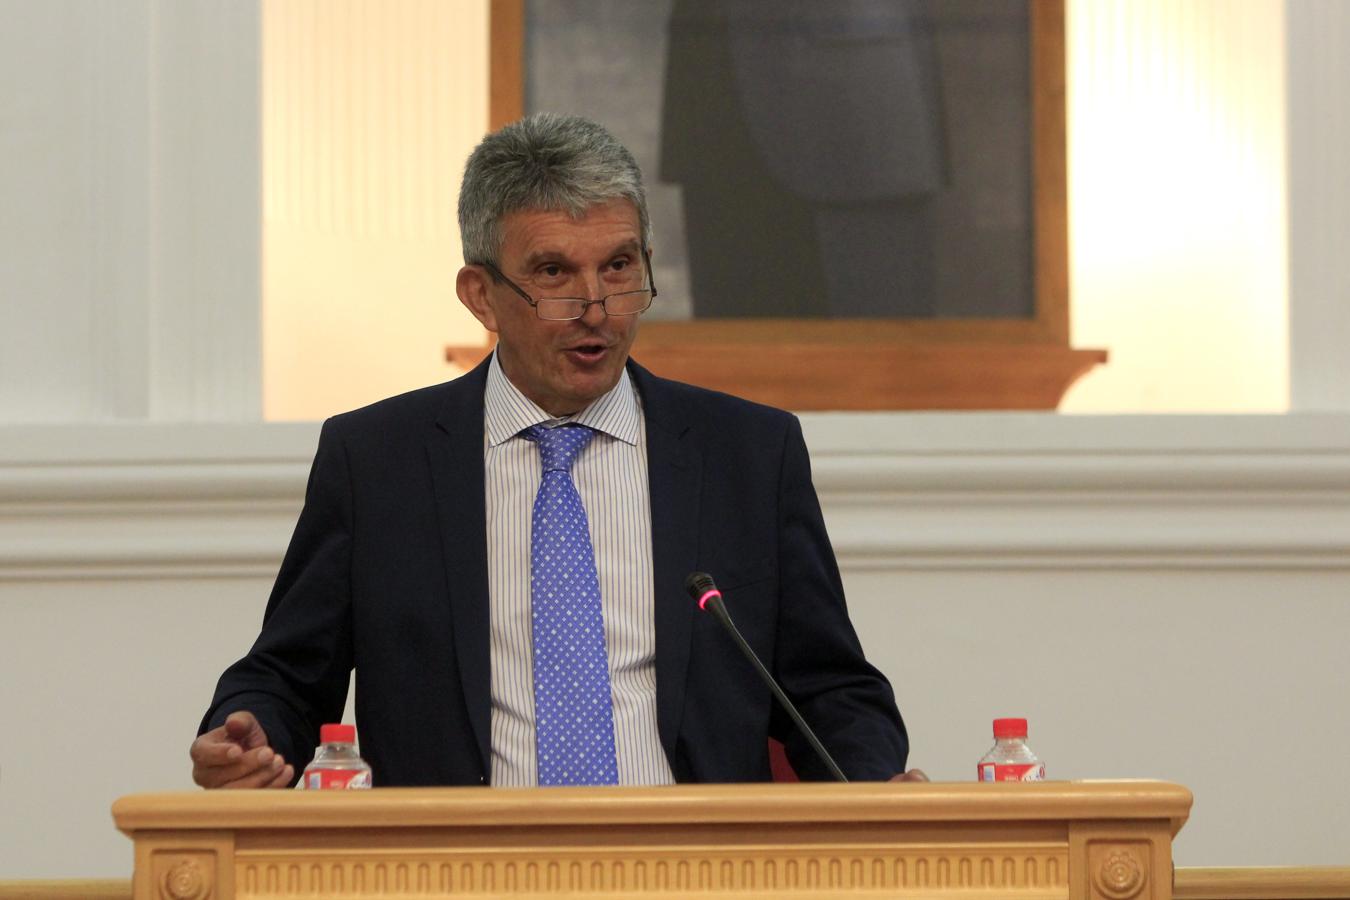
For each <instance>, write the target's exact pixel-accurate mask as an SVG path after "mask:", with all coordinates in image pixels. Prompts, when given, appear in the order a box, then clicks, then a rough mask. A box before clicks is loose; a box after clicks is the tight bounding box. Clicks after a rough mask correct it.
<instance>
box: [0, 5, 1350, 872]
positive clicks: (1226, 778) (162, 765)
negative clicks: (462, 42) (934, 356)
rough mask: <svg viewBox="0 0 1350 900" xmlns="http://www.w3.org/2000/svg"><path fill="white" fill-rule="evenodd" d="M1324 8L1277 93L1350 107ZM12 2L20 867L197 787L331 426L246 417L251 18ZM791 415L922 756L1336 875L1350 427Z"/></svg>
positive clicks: (2, 73)
mask: <svg viewBox="0 0 1350 900" xmlns="http://www.w3.org/2000/svg"><path fill="white" fill-rule="evenodd" d="M465 2H468V0H465ZM474 3H475V4H476V6H475V8H478V7H480V6H481V4H479V3H478V0H474ZM1338 10H1342V11H1343V6H1342V5H1340V4H1337V3H1334V2H1333V3H1330V4H1328V3H1325V2H1321V0H1301V2H1300V3H1298V4H1286V18H1287V19H1288V24H1289V35H1290V36H1289V38H1288V41H1289V42H1290V44H1289V46H1290V47H1294V46H1295V42H1299V43H1297V50H1298V52H1297V53H1294V52H1291V53H1289V54H1288V55H1287V56H1288V66H1289V76H1288V77H1289V84H1290V85H1291V86H1295V87H1292V88H1291V89H1295V90H1300V91H1302V90H1304V89H1305V88H1306V89H1308V90H1313V91H1325V92H1331V91H1338V92H1339V93H1340V94H1345V93H1348V92H1350V88H1345V89H1342V86H1344V84H1345V69H1344V65H1343V63H1342V64H1341V67H1340V68H1337V67H1336V65H1335V62H1336V60H1344V58H1345V54H1344V53H1339V54H1338V53H1337V52H1328V51H1326V50H1325V47H1326V46H1327V45H1331V44H1334V45H1336V46H1338V47H1344V46H1345V45H1346V44H1347V43H1350V34H1347V30H1350V29H1348V27H1347V24H1348V23H1346V21H1345V17H1344V15H1343V12H1342V13H1338ZM0 21H3V22H4V23H5V27H4V28H3V29H0V121H3V122H4V123H5V127H4V129H3V131H0V159H3V162H4V165H3V166H0V211H2V212H3V215H0V878H14V877H57V876H68V877H69V876H81V875H89V876H98V875H120V874H126V873H127V872H128V871H129V869H130V852H129V850H130V848H129V844H128V843H127V842H126V841H125V840H124V839H123V838H122V837H121V836H120V835H118V834H117V833H116V832H115V831H114V830H113V828H112V824H111V820H110V817H109V815H108V808H109V805H110V803H111V801H112V799H113V798H114V797H116V796H118V795H119V794H122V793H126V792H131V791H141V790H154V789H171V788H181V787H186V786H187V785H188V784H189V779H188V764H187V759H186V752H185V751H186V746H187V742H188V740H190V738H191V735H192V733H193V731H194V728H195V725H196V722H197V718H198V716H199V715H200V713H201V711H202V707H203V706H204V704H205V703H206V701H207V699H208V698H209V695H210V691H211V687H212V685H213V683H214V680H215V678H216V676H217V675H218V673H219V671H220V669H221V668H222V667H223V666H224V664H225V663H226V662H227V661H228V660H230V659H232V658H234V657H235V656H236V655H237V654H238V653H240V652H242V651H243V650H244V649H245V648H246V647H247V645H248V643H249V641H250V640H251V637H252V635H253V634H254V633H255V630H256V627H257V624H258V621H259V619H260V617H261V612H262V606H263V602H264V599H265V595H266V591H267V588H268V586H269V584H270V582H271V578H272V576H273V574H274V572H275V569H276V566H277V562H278V560H279V555H280V553H281V550H282V548H283V547H284V544H285V540H286V537H287V535H288V534H289V531H290V528H291V526H292V524H293V521H294V517H295V513H296V510H297V508H298V503H299V499H300V496H301V491H302V489H303V484H304V477H305V472H306V471H307V467H308V463H309V457H310V454H311V453H312V450H313V444H314V440H315V435H316V427H315V426H313V425H280V424H272V425H261V424H258V423H257V422H258V419H259V416H260V399H259V398H260V394H261V388H260V385H261V379H262V373H261V371H260V370H261V366H260V363H259V360H260V355H261V352H260V349H259V347H260V338H259V335H258V328H259V325H258V322H259V319H258V315H259V313H258V299H259V292H260V284H261V280H260V279H261V276H260V271H261V269H260V262H259V256H258V247H259V246H260V233H259V227H260V226H259V223H260V210H259V194H260V190H259V184H260V174H259V165H260V163H259V157H258V153H259V146H260V141H259V134H258V130H257V129H258V122H259V100H258V83H257V79H258V69H259V58H260V51H259V46H258V40H259V35H258V28H259V21H260V8H259V4H258V3H257V2H256V0H236V2H231V3H206V2H177V0H124V2H119V3H90V2H75V0H68V2H52V3H47V2H36V0H0ZM1314 38H1315V39H1316V40H1314ZM1314 46H1315V47H1316V48H1321V49H1318V50H1317V53H1318V54H1323V55H1313V56H1305V55H1304V54H1305V52H1310V51H1309V48H1310V47H1314ZM1299 85H1303V86H1304V87H1302V88H1301V87H1297V86H1299ZM1309 85H1311V86H1310V87H1309ZM466 90H467V89H466ZM203 98H205V101H203ZM1319 102H1320V101H1319ZM1328 102H1331V103H1332V106H1331V107H1330V109H1331V110H1332V111H1335V110H1343V109H1344V104H1343V103H1342V104H1340V105H1336V104H1335V103H1334V102H1333V101H1328ZM1319 110H1320V108H1319V107H1317V106H1316V105H1315V104H1314V105H1312V106H1308V105H1301V104H1299V103H1293V104H1291V106H1290V116H1291V124H1290V142H1291V143H1290V150H1289V159H1290V166H1291V167H1293V168H1295V169H1296V170H1297V171H1296V172H1295V173H1294V174H1293V175H1292V176H1291V177H1292V178H1293V180H1292V181H1291V195H1290V202H1291V206H1290V209H1289V213H1290V215H1291V217H1292V218H1293V221H1291V223H1290V229H1291V233H1292V234H1293V236H1294V239H1295V241H1296V246H1295V247H1294V249H1293V252H1292V253H1291V258H1290V269H1291V272H1290V278H1291V290H1290V302H1291V306H1292V310H1291V312H1292V315H1293V338H1292V345H1291V346H1292V349H1291V354H1292V358H1291V361H1290V366H1291V373H1292V378H1293V383H1294V399H1295V407H1296V408H1310V409H1312V408H1320V409H1341V410H1344V409H1345V408H1346V404H1345V398H1346V397H1347V396H1350V387H1347V386H1348V385H1350V371H1347V365H1346V359H1347V356H1346V354H1344V353H1338V352H1337V350H1336V348H1337V347H1338V346H1339V344H1338V343H1337V340H1338V339H1339V340H1341V341H1342V342H1343V334H1344V330H1345V329H1344V328H1343V327H1342V326H1343V325H1344V322H1345V318H1344V317H1345V310H1346V308H1347V307H1346V304H1345V303H1344V299H1345V290H1344V273H1345V265H1346V254H1344V253H1341V254H1340V255H1339V257H1338V256H1337V255H1336V253H1337V248H1338V247H1339V246H1340V245H1338V244H1336V243H1335V240H1336V237H1337V235H1338V232H1336V231H1335V229H1336V228H1337V227H1339V225H1338V224H1337V223H1342V224H1343V223H1344V221H1345V215H1346V202H1343V192H1341V193H1336V192H1335V191H1333V190H1323V188H1324V187H1325V184H1326V183H1327V182H1325V181H1324V179H1327V178H1334V177H1335V176H1334V173H1335V172H1340V171H1343V166H1344V162H1343V160H1344V158H1346V156H1347V155H1346V154H1341V155H1340V156H1334V155H1333V156H1330V157H1326V158H1323V157H1320V156H1316V154H1315V153H1314V151H1315V149H1316V148H1318V147H1329V146H1341V145H1342V144H1343V143H1344V134H1345V132H1344V130H1343V126H1341V125H1339V124H1338V123H1340V122H1341V121H1342V120H1340V119H1338V118H1336V117H1335V116H1328V115H1323V112H1325V111H1319ZM1319 122H1321V123H1322V124H1319ZM1333 127H1335V128H1342V130H1341V131H1335V132H1334V133H1332V137H1331V139H1330V142H1328V141H1327V140H1324V138H1325V135H1323V134H1322V133H1321V132H1320V131H1319V129H1332V128H1333ZM1336 135H1340V136H1339V137H1337V136H1336ZM1337 141H1339V142H1340V143H1336V142H1337ZM1305 164H1306V165H1307V166H1308V167H1309V168H1306V169H1305V168H1304V165H1305ZM1337 165H1340V166H1341V167H1342V168H1337ZM1304 172H1307V173H1319V174H1317V175H1316V177H1313V178H1312V179H1311V180H1310V181H1304V180H1301V179H1302V175H1300V174H1299V173H1304ZM1328 172H1330V173H1333V174H1331V175H1328V174H1325V173H1328ZM1320 179H1322V180H1320ZM1338 183H1339V182H1337V184H1338ZM1333 186H1335V185H1334V184H1333ZM1337 198H1342V200H1338V199H1337ZM1328 229H1330V230H1328ZM1327 242H1330V243H1327ZM1342 243H1343V242H1342ZM1305 247H1306V248H1307V254H1306V255H1305V254H1302V253H1301V252H1300V251H1301V250H1302V249H1303V248H1305ZM1088 342H1090V341H1088ZM1300 386H1302V387H1300ZM1300 398H1302V400H1303V401H1304V402H1301V401H1300ZM108 420H127V422H126V423H124V424H111V423H107V422H108ZM193 420H205V421H207V422H214V423H216V424H188V423H189V422H191V421H193ZM231 421H234V422H238V423H240V424H236V425H227V424H219V423H223V422H231ZM96 422H105V424H101V425H100V424H90V423H96ZM15 423H20V424H15ZM24 423H26V424H24ZM53 423H69V424H64V425H62V424H53ZM807 427H808V438H809V439H810V441H811V443H812V446H813V450H814V457H815V461H816V466H817V473H818V483H819V486H820V488H821V490H822V495H823V500H824V503H825V506H826V511H827V516H828V518H829V521H830V525H831V528H832V530H833V533H834V537H835V540H836V544H837V546H838V549H839V551H840V555H841V560H842V564H843V568H844V572H845V579H846V582H847V584H848V587H849V589H850V592H851V598H852V607H853V610H854V615H855V618H856V619H857V621H858V623H859V625H860V626H861V631H862V633H863V637H864V641H865V643H866V645H867V647H868V649H869V651H870V652H871V653H872V654H873V655H874V656H875V658H876V659H877V660H878V662H879V663H880V664H881V665H882V667H883V668H884V669H886V670H887V671H888V672H889V673H890V674H891V675H892V677H893V679H894V680H895V682H896V685H897V688H898V691H899V694H900V698H901V702H902V706H903V709H904V711H905V713H906V716H907V718H908V721H909V724H910V727H911V730H912V733H913V740H914V747H915V763H916V764H918V765H922V766H924V767H926V768H927V769H928V770H929V771H930V772H931V773H932V774H933V775H934V776H935V777H938V778H959V779H965V778H968V777H970V774H971V772H972V771H973V770H972V768H971V767H972V766H973V763H974V760H975V759H976V758H977V757H978V756H979V755H980V754H981V753H983V751H984V749H985V748H986V745H987V744H988V743H989V737H988V734H987V730H988V720H989V719H990V718H992V717H993V716H994V715H998V714H1004V713H1018V712H1025V713H1026V714H1027V715H1029V716H1030V717H1031V718H1032V727H1033V733H1032V743H1033V746H1034V747H1036V748H1037V749H1038V750H1039V751H1040V752H1041V753H1042V754H1043V755H1044V756H1045V757H1046V758H1047V760H1048V762H1049V765H1050V768H1051V772H1052V775H1054V776H1056V777H1086V776H1089V775H1092V776H1103V777H1117V776H1124V775H1150V776H1158V777H1166V778H1171V779H1174V780H1177V781H1180V782H1181V783H1183V784H1187V785H1189V786H1190V787H1192V788H1193V789H1194V790H1195V791H1196V794H1197V806H1196V810H1195V814H1194V818H1193V820H1192V822H1191V824H1190V825H1189V826H1188V827H1187V829H1186V830H1184V831H1183V832H1182V835H1181V839H1180V841H1179V843H1178V849H1177V858H1178V860H1179V862H1181V863H1182V864H1184V865H1207V864H1254V863H1341V864H1344V863H1346V862H1350V858H1347V852H1346V849H1345V848H1346V847H1347V846H1350V823H1347V819H1346V815H1347V814H1346V810H1347V809H1350V802H1347V801H1350V794H1348V793H1347V787H1346V786H1345V782H1344V779H1339V778H1338V777H1337V774H1336V773H1337V768H1336V767H1337V766H1338V765H1339V755H1340V754H1341V753H1342V752H1343V751H1342V748H1344V747H1346V746H1350V723H1348V722H1347V715H1348V713H1347V709H1350V704H1347V703H1346V702H1345V698H1346V697H1347V695H1350V690H1348V689H1350V683H1347V679H1348V675H1347V671H1348V670H1350V665H1348V664H1347V663H1346V661H1345V659H1346V656H1347V654H1346V653H1345V652H1344V650H1343V649H1342V648H1341V647H1340V646H1339V642H1340V641H1339V639H1340V638H1342V637H1343V635H1345V634H1346V633H1347V627H1346V626H1347V625H1350V622H1347V605H1348V602H1347V599H1346V598H1347V597H1350V584H1348V583H1347V581H1348V578H1347V570H1348V569H1350V522H1347V516H1350V472H1348V470H1350V423H1348V422H1347V419H1346V417H1345V415H1344V414H1342V415H1326V416H1312V415H1294V416H1287V417H1279V416H1276V417H1265V416H1257V417H1252V418H1223V417H1174V418H1165V417H1164V418H1120V419H1117V418H1081V419H1080V418H1056V417H1054V416H994V415H979V416H962V415H950V416H946V415H929V416H910V415H895V416H847V415H837V416H831V415H817V416H812V417H809V418H808V420H807ZM1014 654H1016V657H1015V658H1014ZM1125 673H1130V674H1129V675H1126V674H1125ZM1258 842H1260V843H1258ZM71 847H76V848H79V852H75V853H72V852H71V850H70V849H69V848H71Z"/></svg>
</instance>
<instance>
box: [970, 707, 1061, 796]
mask: <svg viewBox="0 0 1350 900" xmlns="http://www.w3.org/2000/svg"><path fill="white" fill-rule="evenodd" d="M978 772H979V779H980V781H1044V780H1045V763H1043V762H1041V761H1040V759H1039V758H1037V756H1036V754H1035V753H1032V752H1031V748H1030V747H1028V746H1027V720H1026V719H995V720H994V747H993V749H992V750H990V751H989V752H988V753H986V754H985V755H984V759H982V760H980V763H979V767H978Z"/></svg>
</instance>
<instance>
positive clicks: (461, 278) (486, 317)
mask: <svg viewBox="0 0 1350 900" xmlns="http://www.w3.org/2000/svg"><path fill="white" fill-rule="evenodd" d="M490 278H491V276H489V275H488V273H487V271H486V270H485V269H483V268H482V267H480V266H465V267H464V268H462V269H460V270H459V275H457V276H456V277H455V293H456V294H458V295H459V302H460V303H463V304H464V308H465V309H467V310H468V311H469V312H471V313H473V317H474V318H475V319H477V320H478V321H479V322H481V323H482V325H483V327H484V328H486V329H487V330H488V331H491V332H496V331H497V313H496V311H494V310H493V308H492V301H491V300H490V299H489V298H488V285H489V284H490Z"/></svg>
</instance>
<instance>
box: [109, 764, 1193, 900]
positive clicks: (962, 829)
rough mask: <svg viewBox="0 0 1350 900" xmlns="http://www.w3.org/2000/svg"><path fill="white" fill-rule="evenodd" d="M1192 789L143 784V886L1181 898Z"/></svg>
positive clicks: (169, 891) (482, 893)
mask: <svg viewBox="0 0 1350 900" xmlns="http://www.w3.org/2000/svg"><path fill="white" fill-rule="evenodd" d="M1190 807H1191V794H1190V792H1189V791H1187V790H1186V789H1185V788H1183V787H1180V786H1178V785H1173V784H1166V783H1163V782H1149V781H1137V782H1130V781H1122V782H1044V783H1039V784H977V783H970V784H765V785H701V786H700V785H680V786H675V787H664V788H545V789H509V788H497V789H493V788H426V789H384V790H380V789H377V790H373V791H351V792H345V791H332V792H319V791H314V792H305V791H238V792H235V791H213V792H197V793H175V794H142V795H136V796H130V797H123V798H122V799H120V800H118V801H117V802H116V803H115V804H114V805H113V817H114V819H115V820H116V822H117V827H118V828H120V829H121V830H122V831H124V832H126V834H127V835H129V836H130V837H131V838H132V839H133V840H134V841H135V844H136V847H135V853H136V866H135V876H134V879H133V884H134V896H135V898H136V900H151V898H154V900H243V898H249V900H255V898H258V900H261V898H267V900H280V898H292V897H309V898H318V897H322V898H334V900H346V898H352V900H356V898H402V897H419V898H433V897H461V896H464V897H476V898H491V897H544V896H572V897H592V896H598V897H614V898H618V897H624V898H638V897H642V898H649V897H651V898H675V897H690V896H696V897H709V898H711V897H719V898H720V897H733V896H736V897H740V896H752V897H760V898H779V897H843V896H855V895H856V896H859V897H902V898H919V897H925V898H953V900H955V898H961V900H975V898H1024V900H1051V898H1056V900H1059V898H1074V900H1087V898H1100V900H1132V898H1148V900H1169V898H1171V896H1172V837H1173V836H1174V835H1175V834H1176V833H1177V831H1178V830H1179V829H1180V828H1181V826H1182V824H1183V823H1184V822H1185V821H1186V817H1187V815H1188V814H1189V811H1190Z"/></svg>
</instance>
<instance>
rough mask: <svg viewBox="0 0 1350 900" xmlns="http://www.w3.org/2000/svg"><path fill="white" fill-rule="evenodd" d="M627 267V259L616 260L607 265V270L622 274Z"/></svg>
mask: <svg viewBox="0 0 1350 900" xmlns="http://www.w3.org/2000/svg"><path fill="white" fill-rule="evenodd" d="M629 265H630V263H629V261H628V260H627V259H616V260H614V261H613V262H611V263H610V264H609V268H610V270H611V271H614V272H622V271H623V270H624V269H626V268H628V266H629Z"/></svg>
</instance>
